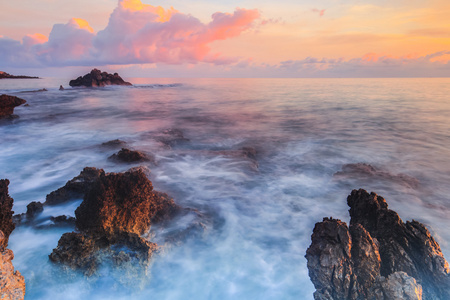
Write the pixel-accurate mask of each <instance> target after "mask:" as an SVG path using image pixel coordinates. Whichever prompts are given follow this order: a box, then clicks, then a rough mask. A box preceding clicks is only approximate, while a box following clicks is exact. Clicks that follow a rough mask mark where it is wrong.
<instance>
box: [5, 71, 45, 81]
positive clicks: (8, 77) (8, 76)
mask: <svg viewBox="0 0 450 300" xmlns="http://www.w3.org/2000/svg"><path fill="white" fill-rule="evenodd" d="M0 79H39V77H35V76H25V75H11V74H8V73H6V72H3V71H0Z"/></svg>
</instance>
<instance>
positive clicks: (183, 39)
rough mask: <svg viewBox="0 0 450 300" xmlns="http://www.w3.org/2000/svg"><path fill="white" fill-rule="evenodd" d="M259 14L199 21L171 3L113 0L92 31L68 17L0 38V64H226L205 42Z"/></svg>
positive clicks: (234, 31) (229, 34) (230, 33)
mask: <svg viewBox="0 0 450 300" xmlns="http://www.w3.org/2000/svg"><path fill="white" fill-rule="evenodd" d="M259 17H260V14H259V12H258V11H257V10H247V9H240V8H238V9H236V10H235V11H234V13H220V12H218V13H215V14H213V15H212V21H211V22H209V23H208V24H204V23H202V22H201V21H200V20H198V19H197V18H195V17H193V16H191V15H186V14H183V13H180V12H178V11H177V10H175V9H173V8H170V9H164V8H162V7H160V6H157V7H156V6H152V5H148V4H143V3H142V2H141V1H140V0H119V3H118V6H117V8H116V9H115V10H114V11H113V13H112V14H111V16H110V18H109V23H108V25H107V26H106V28H105V29H103V30H101V31H99V32H98V33H95V32H94V30H93V29H92V28H91V27H90V26H89V23H88V22H87V21H86V20H83V19H76V18H73V19H71V20H69V22H68V23H67V24H55V25H54V26H53V29H52V31H51V32H50V35H49V36H48V38H47V37H46V36H44V35H42V34H35V35H27V36H25V37H24V38H23V39H22V41H16V40H13V39H9V38H7V37H0V53H1V55H0V65H2V66H5V67H40V66H45V67H56V66H89V65H97V66H99V65H116V64H120V65H123V64H144V63H166V64H184V63H191V64H192V63H198V62H207V63H213V64H216V65H220V64H228V63H232V62H234V61H236V59H235V58H229V57H224V56H222V55H221V54H220V53H211V51H210V48H209V44H211V43H212V42H214V41H217V40H225V39H229V38H233V37H236V36H239V35H240V34H241V33H242V32H244V31H246V30H248V29H249V28H251V27H252V25H253V23H254V21H255V20H257V19H258V18H259Z"/></svg>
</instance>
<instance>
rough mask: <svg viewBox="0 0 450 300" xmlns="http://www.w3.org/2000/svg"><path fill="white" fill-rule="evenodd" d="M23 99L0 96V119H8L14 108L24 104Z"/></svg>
mask: <svg viewBox="0 0 450 300" xmlns="http://www.w3.org/2000/svg"><path fill="white" fill-rule="evenodd" d="M26 102H27V101H25V100H24V99H21V98H19V97H16V96H10V95H5V94H3V95H1V96H0V118H6V117H10V116H12V115H13V114H14V108H15V107H16V106H19V105H22V104H24V103H26Z"/></svg>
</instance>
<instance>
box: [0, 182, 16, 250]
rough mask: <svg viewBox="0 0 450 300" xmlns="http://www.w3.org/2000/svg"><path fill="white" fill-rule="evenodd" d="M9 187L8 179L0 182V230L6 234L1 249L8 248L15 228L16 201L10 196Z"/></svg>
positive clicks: (0, 243)
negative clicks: (14, 210)
mask: <svg viewBox="0 0 450 300" xmlns="http://www.w3.org/2000/svg"><path fill="white" fill-rule="evenodd" d="M8 185H9V180H8V179H1V180H0V230H1V231H2V232H3V234H4V237H3V238H2V239H1V242H0V249H1V248H6V247H7V246H8V239H9V235H10V234H11V232H12V231H13V230H14V228H15V226H14V223H13V219H12V216H13V214H14V212H13V211H12V207H13V202H14V200H13V198H11V197H10V196H9V194H8Z"/></svg>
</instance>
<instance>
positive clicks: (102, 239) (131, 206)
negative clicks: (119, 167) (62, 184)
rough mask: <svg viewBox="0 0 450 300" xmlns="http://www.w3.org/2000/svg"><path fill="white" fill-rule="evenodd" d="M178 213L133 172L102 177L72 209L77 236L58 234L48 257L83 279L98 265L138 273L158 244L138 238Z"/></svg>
mask: <svg viewBox="0 0 450 300" xmlns="http://www.w3.org/2000/svg"><path fill="white" fill-rule="evenodd" d="M179 210H180V208H179V207H178V206H177V205H176V204H175V203H174V201H173V200H172V199H171V198H170V197H169V196H168V195H166V194H164V193H160V192H157V191H154V190H153V186H152V183H151V181H150V180H148V178H147V177H146V175H145V173H144V172H143V171H142V170H141V169H139V168H137V169H134V170H132V171H128V172H125V173H109V174H106V175H105V174H104V173H102V175H101V176H100V177H99V178H98V179H97V180H96V181H95V182H94V183H93V185H92V188H91V189H90V191H89V192H88V193H87V194H86V196H85V197H84V200H83V202H82V204H81V205H80V206H79V207H78V208H77V210H76V211H75V215H76V221H75V223H76V227H77V228H78V229H79V230H80V232H72V233H66V234H64V235H63V236H62V237H61V239H60V240H59V242H58V246H57V247H56V248H55V249H54V250H53V252H52V253H51V254H50V256H49V258H50V260H51V261H53V262H56V263H60V264H62V265H65V266H68V267H70V268H72V269H80V270H82V271H83V272H84V273H85V274H86V275H88V276H90V275H93V274H95V273H96V272H97V270H98V268H99V266H100V265H101V264H102V262H104V261H109V262H113V265H116V266H123V265H124V264H125V265H131V266H134V267H137V270H140V271H138V272H137V273H138V274H141V275H142V274H144V273H146V270H147V267H148V264H149V263H150V258H151V257H152V254H153V253H154V252H155V251H157V250H158V246H157V245H156V244H155V243H151V242H149V241H147V240H146V239H144V238H142V237H141V235H142V234H144V233H146V232H148V230H149V229H150V226H151V225H152V224H153V223H158V222H159V223H161V222H163V221H165V220H169V219H171V218H172V217H173V216H174V215H175V214H177V212H179Z"/></svg>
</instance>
